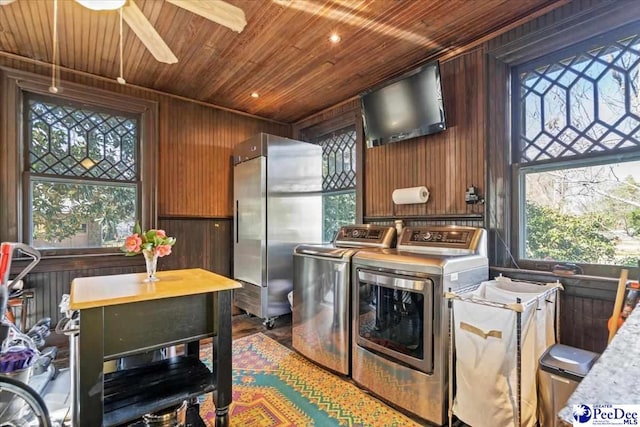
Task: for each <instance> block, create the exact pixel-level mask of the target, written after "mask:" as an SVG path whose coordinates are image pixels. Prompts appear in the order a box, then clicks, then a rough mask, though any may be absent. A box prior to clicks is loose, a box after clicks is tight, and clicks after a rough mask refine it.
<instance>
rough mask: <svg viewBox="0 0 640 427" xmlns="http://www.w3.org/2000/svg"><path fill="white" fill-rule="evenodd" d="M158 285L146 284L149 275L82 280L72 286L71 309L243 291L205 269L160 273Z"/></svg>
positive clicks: (156, 283)
mask: <svg viewBox="0 0 640 427" xmlns="http://www.w3.org/2000/svg"><path fill="white" fill-rule="evenodd" d="M156 276H157V277H158V279H160V280H158V281H156V282H145V281H144V279H146V278H147V275H146V273H133V274H117V275H112V276H92V277H79V278H76V279H73V281H72V282H71V296H70V308H71V309H72V310H82V309H87V308H96V307H105V306H110V305H117V304H127V303H132V302H140V301H149V300H154V299H163V298H172V297H180V296H185V295H195V294H203V293H209V292H219V291H226V290H230V289H235V288H240V287H241V286H242V285H240V283H238V282H236V281H235V280H232V279H229V278H228V277H224V276H220V275H219V274H215V273H212V272H211V271H207V270H203V269H201V268H193V269H185V270H167V271H158V272H157V273H156Z"/></svg>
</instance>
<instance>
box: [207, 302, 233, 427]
mask: <svg viewBox="0 0 640 427" xmlns="http://www.w3.org/2000/svg"><path fill="white" fill-rule="evenodd" d="M217 299H218V306H217V307H214V313H215V314H216V315H217V317H218V333H217V335H216V336H215V337H214V339H213V343H212V345H213V346H214V348H213V355H214V357H213V375H214V380H215V383H216V392H215V393H214V405H215V407H216V427H228V426H229V405H231V400H232V394H231V393H232V390H231V380H232V372H231V369H232V364H231V357H232V348H231V346H232V338H231V291H222V292H218V293H217Z"/></svg>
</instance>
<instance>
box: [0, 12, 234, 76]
mask: <svg viewBox="0 0 640 427" xmlns="http://www.w3.org/2000/svg"><path fill="white" fill-rule="evenodd" d="M14 1H16V0H0V6H3V5H6V4H10V3H13V2H14ZM75 1H76V2H77V3H79V4H81V5H82V6H84V7H87V8H89V9H92V10H116V9H120V8H122V18H123V19H124V21H125V22H126V23H127V25H129V27H130V28H131V29H132V30H133V32H134V33H135V34H136V35H137V36H138V38H139V39H140V41H141V42H142V44H144V45H145V47H146V48H147V49H148V50H149V52H151V54H152V55H153V56H154V58H156V60H158V61H160V62H164V63H166V64H175V63H176V62H178V58H176V56H175V55H174V54H173V52H172V51H171V49H170V48H169V46H167V44H166V43H165V42H164V40H163V39H162V37H161V36H160V34H158V32H157V31H156V30H155V28H153V25H151V22H149V20H148V19H147V18H146V16H144V14H143V13H142V11H141V10H140V8H139V7H138V6H137V5H136V4H135V2H134V1H133V0H75ZM166 1H167V2H168V3H171V4H173V5H175V6H178V7H180V8H182V9H185V10H188V11H189V12H192V13H195V14H196V15H200V16H202V17H203V18H206V19H208V20H210V21H213V22H215V23H217V24H220V25H223V26H225V27H227V28H230V29H231V30H233V31H236V32H238V33H240V32H242V30H243V29H244V27H245V25H247V20H246V18H245V15H244V11H243V10H242V9H240V8H239V7H237V6H234V5H232V4H229V3H227V2H225V1H222V0H166Z"/></svg>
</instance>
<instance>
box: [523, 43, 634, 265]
mask: <svg viewBox="0 0 640 427" xmlns="http://www.w3.org/2000/svg"><path fill="white" fill-rule="evenodd" d="M639 72H640V36H638V35H635V34H633V33H631V34H630V33H628V32H627V34H626V35H625V34H621V33H618V34H615V35H614V34H612V35H610V37H609V39H608V40H604V39H603V38H600V39H599V40H598V41H597V42H593V41H592V42H590V43H586V44H582V45H580V46H577V47H574V48H573V49H571V50H565V51H563V52H559V53H558V54H555V55H553V56H548V57H546V58H542V59H540V60H536V61H533V62H530V63H528V64H524V65H522V66H519V67H517V68H515V69H514V74H513V80H514V91H513V96H514V99H513V100H514V116H513V117H514V135H515V136H514V149H513V167H514V172H515V177H516V181H517V187H516V191H515V192H516V194H517V195H518V198H517V200H518V203H517V209H516V214H517V218H516V220H517V223H518V224H519V230H518V233H517V234H518V243H519V244H518V246H519V253H518V255H519V258H520V259H521V260H522V259H524V260H543V261H550V262H573V263H577V264H583V265H591V264H595V265H612V266H636V265H638V260H639V259H640V75H639Z"/></svg>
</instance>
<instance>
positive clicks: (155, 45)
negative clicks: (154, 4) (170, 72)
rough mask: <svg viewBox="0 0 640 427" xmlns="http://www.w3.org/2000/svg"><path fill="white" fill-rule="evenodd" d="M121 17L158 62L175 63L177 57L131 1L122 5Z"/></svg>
mask: <svg viewBox="0 0 640 427" xmlns="http://www.w3.org/2000/svg"><path fill="white" fill-rule="evenodd" d="M122 18H123V19H124V20H125V22H126V23H127V25H129V27H131V29H132V30H133V32H134V33H136V35H137V36H138V38H139V39H140V41H141V42H142V44H143V45H145V47H146V48H147V49H149V52H151V54H152V55H153V57H154V58H156V59H157V60H158V61H160V62H164V63H166V64H175V63H176V62H178V58H176V56H175V55H174V54H173V52H172V51H171V49H169V46H167V44H166V43H165V42H164V40H163V39H162V37H161V36H160V34H158V32H157V31H156V29H155V28H153V25H151V22H149V20H148V19H147V17H146V16H144V14H143V13H142V11H141V10H140V8H139V7H138V6H137V5H136V4H135V3H134V2H133V1H128V2H127V4H126V5H125V6H123V7H122Z"/></svg>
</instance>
